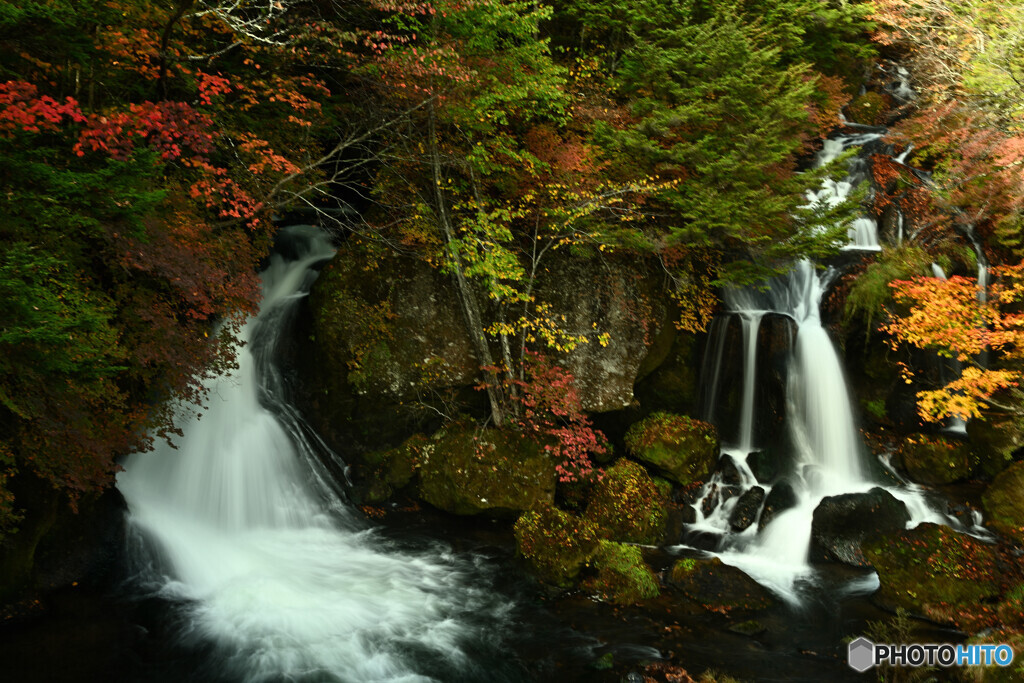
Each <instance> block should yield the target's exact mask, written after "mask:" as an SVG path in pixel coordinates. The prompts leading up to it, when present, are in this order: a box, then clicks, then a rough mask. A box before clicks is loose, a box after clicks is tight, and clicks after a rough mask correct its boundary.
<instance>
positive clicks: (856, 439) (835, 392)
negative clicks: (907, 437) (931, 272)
mask: <svg viewBox="0 0 1024 683" xmlns="http://www.w3.org/2000/svg"><path fill="white" fill-rule="evenodd" d="M881 135H882V134H881V133H865V134H861V135H850V136H842V137H839V138H836V139H834V140H828V141H826V142H825V146H824V149H823V150H822V152H821V153H820V154H819V157H818V163H819V164H826V163H829V162H831V161H832V160H834V159H835V158H836V157H837V156H838V155H839V154H841V153H842V152H843V151H844V150H845V149H848V148H849V147H851V146H859V145H864V144H867V143H870V142H872V141H875V140H878V139H879V138H880V137H881ZM865 173H866V169H865V167H864V163H863V161H861V160H859V159H854V160H853V161H852V162H851V163H850V175H849V177H848V178H847V179H845V180H843V181H838V182H836V181H829V182H826V183H825V184H823V186H822V187H821V188H820V189H819V191H818V192H816V193H810V194H809V196H808V199H809V200H810V201H812V202H813V201H824V202H828V203H830V204H833V205H834V204H837V203H839V202H842V201H844V200H845V199H846V198H847V197H849V195H850V192H851V191H852V190H853V188H855V187H856V185H857V184H858V183H859V182H860V181H861V180H862V179H863V178H864V177H865ZM849 238H850V243H849V246H848V248H849V249H860V250H878V249H880V246H879V244H878V236H877V225H876V223H875V221H874V220H873V219H870V218H866V217H862V218H859V219H857V220H856V221H855V222H854V223H853V226H852V227H851V229H850V233H849ZM834 275H835V272H834V271H832V270H831V269H830V270H827V271H824V272H820V273H819V271H818V270H817V268H816V267H815V266H814V264H812V263H810V262H809V261H802V262H800V263H798V264H796V265H795V266H794V267H793V269H792V270H791V271H790V272H789V273H788V274H787V275H786V276H784V277H781V278H778V279H776V280H774V281H772V282H770V283H768V285H767V288H766V289H765V290H763V291H760V290H754V289H744V290H730V291H727V292H725V293H724V298H725V302H726V309H727V312H726V313H725V314H724V315H723V316H721V317H720V319H719V320H717V321H716V326H715V328H713V329H712V332H711V336H710V342H709V347H708V353H707V356H706V360H705V373H704V377H703V380H702V381H703V383H704V384H705V388H704V391H703V395H704V397H705V411H704V412H705V416H706V417H707V418H709V419H711V420H712V421H716V422H719V424H724V423H723V421H722V418H723V417H724V416H723V415H722V414H721V413H722V408H721V407H720V406H719V404H720V402H721V395H722V393H723V391H724V390H723V389H722V388H720V385H721V384H722V383H723V382H725V381H727V380H726V377H731V378H735V377H737V376H742V390H741V391H742V400H741V401H739V402H738V406H737V407H738V409H739V412H740V415H739V416H738V420H737V421H736V423H737V424H738V429H737V430H736V434H735V435H733V434H729V433H725V434H723V435H722V438H723V447H722V453H723V457H728V458H731V459H732V461H733V463H732V464H733V465H734V467H730V468H726V470H725V471H728V472H730V473H732V474H731V477H732V481H726V480H725V478H724V476H723V474H721V472H722V471H723V470H722V468H719V473H717V474H715V475H714V476H713V477H712V480H711V481H710V482H709V484H708V485H707V486H706V487H705V489H704V494H703V496H702V497H701V498H700V499H699V500H698V501H697V503H696V504H695V506H694V507H695V509H696V517H697V522H696V523H695V524H692V525H691V526H690V529H689V532H690V534H691V535H692V534H695V533H696V534H697V535H698V536H702V537H703V538H704V539H706V538H707V537H709V536H710V537H711V538H714V539H717V540H716V541H715V543H714V546H715V547H714V554H716V555H717V556H719V557H720V558H721V559H722V560H723V561H724V562H727V563H729V564H732V565H734V566H737V567H739V568H741V569H743V570H744V571H745V572H747V573H748V574H750V575H751V576H752V577H754V578H755V579H757V580H758V581H759V582H761V583H762V584H764V585H765V586H767V587H769V588H771V589H772V590H774V591H775V592H776V593H778V594H779V595H780V596H782V597H783V598H785V599H787V600H788V601H790V602H792V603H800V602H801V600H802V596H803V594H804V590H803V588H804V587H805V586H806V585H807V584H809V583H813V582H814V579H815V570H814V568H813V566H812V564H811V563H810V562H809V561H808V549H809V546H810V541H811V531H812V529H811V525H812V518H813V513H814V510H815V508H817V507H818V505H819V504H820V503H821V501H822V499H823V498H825V497H826V496H835V495H840V494H845V493H862V492H866V491H868V490H869V489H871V488H873V487H875V486H879V485H882V483H883V482H882V480H881V478H880V477H879V476H878V475H877V474H875V473H873V470H872V467H870V463H869V462H868V458H867V454H866V452H865V451H866V449H865V447H864V445H863V443H862V441H861V438H860V434H859V433H858V430H857V428H856V425H855V421H854V420H855V411H854V408H853V404H852V402H851V400H850V395H849V390H848V388H847V383H846V380H845V377H844V375H843V369H842V364H841V362H840V358H839V356H838V354H837V352H836V350H835V347H834V345H833V343H832V340H831V339H830V338H829V335H828V332H827V330H826V329H825V328H824V327H823V326H822V323H821V317H820V313H819V308H820V304H821V297H822V293H823V292H824V291H825V289H826V288H827V286H828V284H829V282H830V279H831V278H833V277H834ZM768 316H771V317H772V318H773V320H774V321H775V323H776V324H775V325H774V327H775V328H776V331H775V332H774V334H776V335H777V334H779V333H778V331H777V328H778V327H779V325H778V322H779V321H780V320H784V321H788V322H787V325H788V326H789V328H790V329H791V330H792V331H793V332H795V335H794V336H795V341H793V342H792V343H791V346H790V348H789V349H788V351H787V352H786V353H785V356H786V359H785V366H786V370H785V372H784V378H783V381H784V383H785V406H784V413H785V415H784V420H783V425H784V427H782V429H783V430H784V431H785V432H786V434H785V438H780V437H779V435H778V434H775V435H774V436H773V438H772V439H771V440H772V441H773V443H771V444H769V443H761V442H759V440H758V437H757V436H756V435H757V434H759V433H760V434H763V433H764V432H765V430H764V429H761V430H758V429H756V424H757V422H758V420H763V419H766V416H764V415H759V410H762V411H763V408H761V407H759V406H758V405H756V401H755V399H754V397H755V385H756V384H757V383H758V381H759V378H760V377H761V372H760V369H759V364H760V363H765V362H768V359H767V358H762V357H761V355H762V351H761V350H759V348H758V340H759V338H760V335H759V326H760V325H762V324H763V321H764V320H766V319H767V318H768ZM729 320H738V321H739V324H740V325H741V330H742V334H741V337H742V342H741V343H742V347H743V351H742V353H735V352H734V356H735V359H730V358H728V357H727V356H728V353H727V352H726V350H725V349H726V347H725V345H726V343H727V342H728V335H727V334H725V332H723V330H724V329H725V328H726V327H727V326H728V325H729V324H730V323H729V322H728V321H729ZM733 324H734V323H733ZM765 355H767V354H765ZM736 360H738V361H739V362H740V363H742V371H741V372H738V373H737V372H735V371H733V373H732V374H728V372H729V368H728V366H729V364H730V362H733V363H734V362H736ZM765 449H769V450H774V451H775V454H774V455H775V456H776V457H778V455H779V451H784V455H785V458H784V459H785V460H786V462H787V464H786V467H785V471H784V472H783V473H782V475H781V476H780V477H776V478H775V480H774V481H773V482H772V483H763V484H761V486H762V487H763V488H764V489H765V492H766V494H767V496H770V495H771V491H772V488H773V486H778V485H780V482H785V485H787V486H790V487H792V491H793V498H794V499H795V505H792V506H790V507H788V509H786V510H785V511H783V512H781V513H779V514H778V515H777V516H775V517H774V518H773V519H772V521H770V522H769V523H768V524H767V525H762V526H763V528H761V529H760V530H758V525H757V524H754V525H752V526H750V527H748V528H746V529H744V530H742V531H739V532H737V531H736V530H735V529H734V528H733V526H732V524H731V521H732V512H733V510H734V509H735V506H736V504H737V501H738V500H739V495H738V494H741V493H743V492H746V491H747V490H749V489H750V488H751V487H752V486H754V485H757V479H756V477H755V475H754V473H753V471H752V470H751V467H750V463H749V462H748V459H749V458H750V457H752V456H755V457H757V456H763V455H764V450H765ZM737 471H738V475H739V476H738V479H739V481H738V482H737V481H736V479H737V477H736V474H735V472H737ZM875 471H877V468H875ZM889 483H891V482H889ZM730 488H731V489H732V490H733V491H737V495H734V496H732V497H731V498H728V499H725V498H724V497H723V494H722V492H723V491H726V490H729V489H730ZM884 488H886V490H888V491H889V492H890V493H892V494H893V495H894V496H895V497H896V498H898V499H900V500H902V501H903V502H904V503H905V504H906V505H907V508H908V511H909V512H910V514H911V518H912V519H911V522H910V526H916V525H917V524H919V523H921V522H924V521H931V522H939V523H950V522H951V520H949V519H948V518H947V517H946V516H945V515H944V514H942V513H940V512H938V511H937V510H934V509H933V508H932V507H931V506H930V505H929V504H928V502H927V500H926V499H925V497H924V494H923V492H922V490H921V489H920V488H918V487H915V486H912V485H906V484H905V485H902V486H891V485H889V486H884ZM708 498H711V500H710V501H709V500H708ZM709 510H710V512H709ZM705 545H706V541H705ZM876 587H877V579H874V580H872V579H871V577H868V578H867V579H866V580H864V581H862V582H859V583H858V584H857V585H853V586H851V590H855V591H867V592H870V591H872V590H874V588H876Z"/></svg>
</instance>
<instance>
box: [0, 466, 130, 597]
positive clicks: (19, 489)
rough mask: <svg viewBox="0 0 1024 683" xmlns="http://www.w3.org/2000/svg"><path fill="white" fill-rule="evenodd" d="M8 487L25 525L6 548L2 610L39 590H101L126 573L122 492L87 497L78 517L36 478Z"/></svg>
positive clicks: (22, 477) (0, 565) (1, 553)
mask: <svg viewBox="0 0 1024 683" xmlns="http://www.w3.org/2000/svg"><path fill="white" fill-rule="evenodd" d="M7 485H8V486H9V487H10V489H11V491H12V493H13V494H14V496H15V500H16V501H17V503H18V506H19V508H20V509H19V512H21V513H22V514H23V515H24V519H23V520H22V521H21V522H20V523H19V524H18V529H17V530H16V531H12V532H11V533H10V534H9V535H8V536H6V537H5V538H4V542H3V544H0V605H3V604H6V603H8V602H12V603H13V602H15V601H17V600H19V599H23V598H25V597H26V596H29V595H31V594H32V593H34V592H35V591H39V590H41V591H50V590H53V589H57V588H64V587H67V586H71V585H73V584H75V583H78V584H80V585H91V586H96V585H98V584H100V583H102V582H104V581H107V580H109V579H110V578H112V577H114V576H116V575H117V573H118V572H120V571H122V567H121V564H120V563H121V561H122V557H121V551H122V548H123V546H124V538H125V509H126V505H125V502H124V498H123V497H122V496H121V493H120V492H119V491H118V490H117V489H116V488H109V489H106V490H104V491H103V492H100V493H89V494H84V495H82V496H81V497H80V498H79V499H78V501H77V504H78V508H77V512H76V511H74V510H72V508H71V505H70V501H69V500H68V498H67V496H66V494H64V493H63V492H61V491H57V490H55V489H54V488H53V486H52V484H50V483H49V482H47V481H44V480H42V479H40V478H39V477H37V476H36V475H34V474H32V473H29V472H20V473H18V474H16V475H15V476H14V477H12V478H10V479H9V480H8V482H7ZM33 597H34V596H33Z"/></svg>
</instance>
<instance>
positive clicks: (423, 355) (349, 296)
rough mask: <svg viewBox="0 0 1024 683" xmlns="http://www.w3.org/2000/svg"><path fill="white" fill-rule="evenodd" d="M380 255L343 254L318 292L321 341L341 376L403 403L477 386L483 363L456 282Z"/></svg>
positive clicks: (314, 306)
mask: <svg viewBox="0 0 1024 683" xmlns="http://www.w3.org/2000/svg"><path fill="white" fill-rule="evenodd" d="M372 250H373V247H372V246H371V245H360V244H358V243H354V244H351V245H349V246H347V247H346V248H343V249H340V250H339V251H338V253H337V254H336V255H335V257H334V259H333V260H332V261H331V263H329V264H327V265H326V266H325V267H324V268H323V270H322V271H321V273H320V276H319V277H318V278H317V281H316V283H315V284H314V286H313V289H312V291H311V293H310V308H311V312H312V318H313V333H314V338H315V341H316V344H317V346H318V348H320V349H321V351H322V355H323V356H324V360H325V367H326V369H327V371H328V372H330V373H331V374H333V375H334V376H335V377H334V378H333V379H335V381H338V380H340V381H342V382H344V383H346V384H347V385H348V386H349V387H350V388H351V389H353V390H354V391H355V392H356V393H358V394H360V395H367V396H372V397H386V398H389V399H398V400H404V399H409V398H412V397H414V396H416V394H417V392H418V391H420V392H422V391H423V390H424V389H438V388H441V387H450V386H463V385H468V384H472V383H473V382H475V381H476V377H477V375H478V366H479V363H478V362H477V360H476V358H475V357H474V355H473V350H472V342H471V341H470V339H469V334H468V333H467V332H466V328H465V325H464V324H463V322H462V313H461V311H460V309H459V307H458V299H457V298H456V297H455V295H454V293H453V292H452V291H451V281H450V279H449V278H447V277H445V276H444V275H443V274H441V273H440V272H439V271H437V270H435V269H433V268H431V267H430V266H429V265H428V264H426V263H424V262H422V261H419V260H416V259H410V258H406V257H402V256H398V255H396V254H394V253H392V252H390V251H388V250H385V251H384V252H381V253H370V252H371V251H372ZM428 322H429V324H427V323H428Z"/></svg>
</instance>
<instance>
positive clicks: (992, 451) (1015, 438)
mask: <svg viewBox="0 0 1024 683" xmlns="http://www.w3.org/2000/svg"><path fill="white" fill-rule="evenodd" d="M967 435H968V437H970V440H971V450H972V452H973V454H974V456H975V458H976V460H977V466H978V470H979V471H980V472H981V473H982V474H984V475H986V476H988V477H995V476H996V475H998V474H999V473H1000V472H1002V471H1003V470H1005V469H1006V468H1007V467H1009V466H1010V464H1011V463H1012V462H1013V457H1014V454H1015V453H1016V452H1018V451H1019V450H1020V449H1022V448H1024V420H1021V419H1020V418H1019V417H1017V416H1014V415H998V416H986V417H985V419H981V420H971V421H970V422H968V423H967Z"/></svg>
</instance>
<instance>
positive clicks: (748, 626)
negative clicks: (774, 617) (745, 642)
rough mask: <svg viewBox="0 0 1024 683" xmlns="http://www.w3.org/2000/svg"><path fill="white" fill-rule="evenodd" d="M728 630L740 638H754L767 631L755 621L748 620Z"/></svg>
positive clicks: (766, 628)
mask: <svg viewBox="0 0 1024 683" xmlns="http://www.w3.org/2000/svg"><path fill="white" fill-rule="evenodd" d="M729 630H730V631H732V632H733V633H738V634H740V635H741V636H747V637H749V638H753V637H754V636H759V635H761V634H762V633H764V632H765V631H767V630H768V627H766V626H765V625H764V624H762V623H761V622H760V621H758V620H756V619H749V620H747V621H741V622H740V623H738V624H733V625H732V626H730V627H729Z"/></svg>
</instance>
